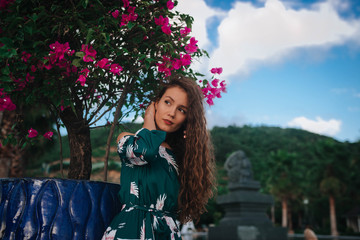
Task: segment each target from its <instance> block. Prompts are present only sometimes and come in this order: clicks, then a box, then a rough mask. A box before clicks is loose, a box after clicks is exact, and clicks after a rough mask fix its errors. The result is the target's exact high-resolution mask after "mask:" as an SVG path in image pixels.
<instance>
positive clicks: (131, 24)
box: [127, 22, 136, 30]
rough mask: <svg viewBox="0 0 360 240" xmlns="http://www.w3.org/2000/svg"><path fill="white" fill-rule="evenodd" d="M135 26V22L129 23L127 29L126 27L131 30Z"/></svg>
mask: <svg viewBox="0 0 360 240" xmlns="http://www.w3.org/2000/svg"><path fill="white" fill-rule="evenodd" d="M135 25H136V23H135V22H129V23H128V25H127V27H128V29H130V30H131V29H132V28H133V27H134V26H135Z"/></svg>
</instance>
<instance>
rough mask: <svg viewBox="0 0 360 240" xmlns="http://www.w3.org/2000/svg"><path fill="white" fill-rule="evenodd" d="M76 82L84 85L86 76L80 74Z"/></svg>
mask: <svg viewBox="0 0 360 240" xmlns="http://www.w3.org/2000/svg"><path fill="white" fill-rule="evenodd" d="M76 82H80V85H81V86H84V85H85V82H86V77H85V76H84V75H80V76H79V78H78V80H76Z"/></svg>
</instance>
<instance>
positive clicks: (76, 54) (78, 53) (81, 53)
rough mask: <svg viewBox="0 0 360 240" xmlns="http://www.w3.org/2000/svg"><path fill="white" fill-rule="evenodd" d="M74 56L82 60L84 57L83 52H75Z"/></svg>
mask: <svg viewBox="0 0 360 240" xmlns="http://www.w3.org/2000/svg"><path fill="white" fill-rule="evenodd" d="M75 56H77V57H79V58H83V57H84V56H85V53H84V52H76V53H75Z"/></svg>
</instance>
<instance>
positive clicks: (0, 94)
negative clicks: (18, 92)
mask: <svg viewBox="0 0 360 240" xmlns="http://www.w3.org/2000/svg"><path fill="white" fill-rule="evenodd" d="M15 109H16V106H15V104H14V103H13V102H12V101H11V99H10V97H9V96H7V94H6V93H5V92H4V89H3V88H0V111H4V110H8V111H13V110H15Z"/></svg>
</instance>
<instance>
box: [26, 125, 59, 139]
mask: <svg viewBox="0 0 360 240" xmlns="http://www.w3.org/2000/svg"><path fill="white" fill-rule="evenodd" d="M53 135H54V133H53V132H50V131H49V132H46V133H45V134H44V135H43V137H44V138H46V139H49V140H51V138H52V136H53ZM37 136H38V131H36V130H35V129H33V128H30V129H29V130H28V137H29V138H35V137H37Z"/></svg>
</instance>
